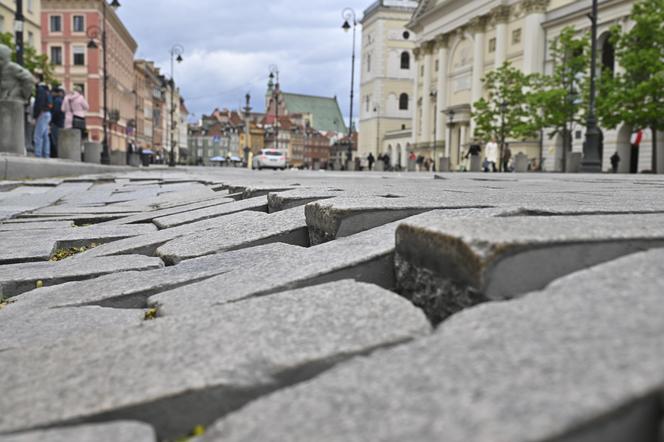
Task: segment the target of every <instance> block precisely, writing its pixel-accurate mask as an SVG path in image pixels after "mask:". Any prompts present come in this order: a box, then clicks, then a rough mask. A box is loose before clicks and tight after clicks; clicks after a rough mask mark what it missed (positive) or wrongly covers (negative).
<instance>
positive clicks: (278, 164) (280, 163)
mask: <svg viewBox="0 0 664 442" xmlns="http://www.w3.org/2000/svg"><path fill="white" fill-rule="evenodd" d="M253 167H254V169H258V170H262V169H281V170H285V169H286V153H285V152H283V151H281V150H275V149H263V150H261V152H260V153H259V154H258V155H256V156H255V157H254V164H253Z"/></svg>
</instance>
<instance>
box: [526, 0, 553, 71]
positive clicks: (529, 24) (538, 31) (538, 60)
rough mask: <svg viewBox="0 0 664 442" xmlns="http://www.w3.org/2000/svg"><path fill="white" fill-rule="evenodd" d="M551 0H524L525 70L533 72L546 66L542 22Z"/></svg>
mask: <svg viewBox="0 0 664 442" xmlns="http://www.w3.org/2000/svg"><path fill="white" fill-rule="evenodd" d="M548 5H549V0H522V2H521V9H522V10H523V12H524V14H525V17H526V18H525V20H524V30H523V32H522V38H523V72H524V73H525V74H532V73H536V72H542V69H543V68H544V45H545V44H546V42H545V38H546V35H545V33H544V29H543V28H542V22H543V21H544V18H545V13H546V8H547V6H548Z"/></svg>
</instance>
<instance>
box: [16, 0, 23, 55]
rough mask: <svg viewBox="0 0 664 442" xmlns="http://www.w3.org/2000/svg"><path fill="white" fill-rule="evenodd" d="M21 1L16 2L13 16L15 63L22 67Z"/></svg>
mask: <svg viewBox="0 0 664 442" xmlns="http://www.w3.org/2000/svg"><path fill="white" fill-rule="evenodd" d="M24 25H25V17H24V16H23V0H16V14H14V33H15V34H14V42H15V43H16V63H17V64H19V65H21V66H23V64H24V63H23V52H24V51H23V26H24Z"/></svg>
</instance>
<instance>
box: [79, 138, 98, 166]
mask: <svg viewBox="0 0 664 442" xmlns="http://www.w3.org/2000/svg"><path fill="white" fill-rule="evenodd" d="M101 149H102V147H101V143H93V142H91V141H88V142H86V143H85V144H84V146H83V161H84V162H86V163H91V164H101Z"/></svg>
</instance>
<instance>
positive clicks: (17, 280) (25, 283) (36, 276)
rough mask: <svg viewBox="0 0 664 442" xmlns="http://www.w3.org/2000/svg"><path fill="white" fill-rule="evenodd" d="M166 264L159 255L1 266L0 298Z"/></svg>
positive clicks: (150, 268)
mask: <svg viewBox="0 0 664 442" xmlns="http://www.w3.org/2000/svg"><path fill="white" fill-rule="evenodd" d="M162 266H163V262H162V261H161V260H160V259H158V258H149V257H145V256H109V257H100V258H95V259H89V260H72V259H65V260H63V261H59V262H30V263H21V264H9V265H4V266H0V298H10V297H12V296H16V295H19V294H21V293H23V292H26V291H29V290H32V289H34V288H36V286H37V282H38V281H40V282H41V284H42V285H43V286H49V285H56V284H61V283H63V282H68V281H75V280H81V279H90V278H94V277H97V276H99V275H105V274H108V273H115V272H122V271H127V270H152V269H156V268H159V267H162Z"/></svg>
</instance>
